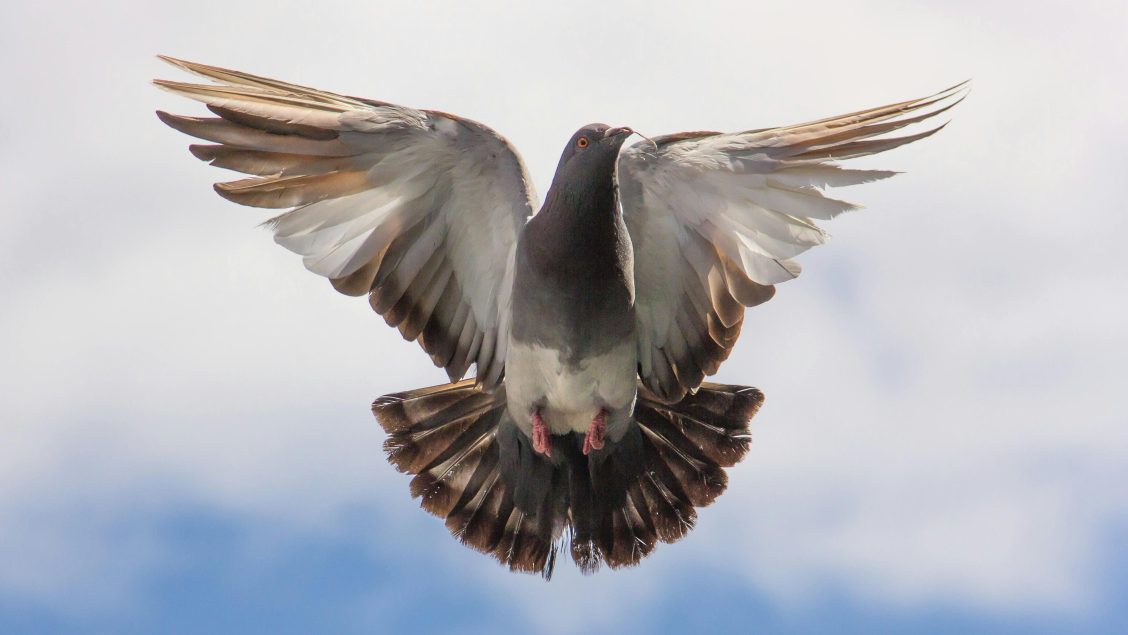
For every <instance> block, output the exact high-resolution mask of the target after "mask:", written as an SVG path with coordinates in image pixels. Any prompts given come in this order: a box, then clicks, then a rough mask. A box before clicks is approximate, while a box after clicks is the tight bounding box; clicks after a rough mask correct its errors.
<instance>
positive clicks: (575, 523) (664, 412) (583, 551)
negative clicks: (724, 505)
mask: <svg viewBox="0 0 1128 635" xmlns="http://www.w3.org/2000/svg"><path fill="white" fill-rule="evenodd" d="M763 401H764V395H763V393H761V392H760V391H759V390H757V389H755V388H749V387H745V386H730V385H723V384H714V383H709V382H706V383H704V384H702V385H701V387H700V388H699V389H698V390H697V392H696V393H694V394H690V395H687V396H686V397H685V398H684V399H682V400H681V401H679V402H677V403H673V404H670V403H664V402H662V401H661V400H660V399H659V398H658V397H657V396H655V395H654V394H653V393H651V392H649V391H648V390H646V389H645V388H644V387H643V386H642V385H641V383H640V385H639V396H638V401H637V403H636V406H635V415H634V416H635V421H636V423H637V425H635V426H631V427H630V428H629V429H628V432H627V434H626V436H625V437H624V438H623V439H621V440H620V441H618V442H616V443H613V444H608V446H607V448H606V449H605V450H603V451H599V452H595V453H593V454H592V455H591V456H585V455H584V454H583V453H582V450H581V447H582V436H581V435H578V434H577V435H573V437H572V438H571V439H561V442H559V443H557V444H555V446H554V448H555V449H557V450H559V452H557V453H556V456H555V457H554V460H553V461H549V460H547V459H545V458H544V457H543V456H541V455H539V454H536V453H535V452H533V450H532V447H531V443H530V442H529V440H528V438H527V436H526V435H524V434H523V433H522V432H520V431H519V430H518V429H517V427H516V426H515V425H514V423H513V421H512V420H511V419H510V417H509V415H508V413H507V412H506V401H505V390H504V387H503V388H501V389H499V390H497V391H495V392H493V393H486V392H483V391H481V390H479V389H476V388H475V387H474V383H473V381H472V380H466V381H461V382H457V383H453V384H444V385H441V386H434V387H431V388H421V389H418V390H412V391H407V392H402V393H396V394H393V395H387V396H384V397H381V398H379V399H377V400H376V402H375V403H374V404H373V405H372V409H373V412H374V413H375V414H376V417H377V419H378V420H379V421H380V424H381V425H382V426H383V427H384V429H385V430H386V431H387V432H388V434H389V438H388V440H387V442H386V443H385V450H386V451H387V453H388V460H389V461H390V462H391V463H392V465H394V466H395V467H396V468H397V469H399V470H400V471H402V472H407V473H409V474H414V475H415V478H413V479H412V481H411V493H412V495H413V496H414V497H416V498H419V499H421V505H422V507H423V508H424V509H426V510H427V511H429V512H431V513H432V514H435V515H436V516H439V517H441V518H444V519H445V520H446V525H447V529H449V530H450V532H451V534H452V535H454V537H455V538H457V539H459V540H460V541H461V542H462V543H463V544H465V545H467V546H470V547H473V548H474V549H477V550H478V551H481V552H483V553H488V554H491V555H492V556H493V557H495V558H496V559H498V560H499V561H500V562H501V563H502V564H504V565H506V566H508V567H509V568H510V569H511V570H514V571H524V572H536V573H540V574H541V575H543V576H544V577H545V578H551V576H552V571H553V567H554V566H555V562H556V554H557V550H558V546H559V545H560V544H561V543H563V542H565V541H568V542H570V553H571V555H572V559H573V560H574V561H575V562H576V564H577V565H578V566H579V567H580V569H581V570H582V571H584V572H585V573H591V572H593V571H595V570H597V569H598V568H599V567H600V565H601V564H606V565H607V566H609V567H611V568H618V567H623V566H630V565H634V564H637V563H638V562H639V561H641V560H642V558H644V557H645V556H646V555H647V554H649V553H650V552H651V551H653V549H654V547H655V546H656V544H657V543H658V542H666V543H671V542H675V541H677V540H679V539H680V538H682V537H683V536H685V535H686V533H687V532H688V531H689V530H690V529H692V528H693V525H694V523H695V522H696V519H697V512H696V508H698V507H704V506H706V505H709V504H710V503H712V502H713V501H714V500H716V498H717V497H718V496H720V495H721V493H722V492H724V490H725V487H726V486H727V484H728V477H727V475H726V474H725V468H727V467H731V466H733V465H735V464H736V463H737V462H738V461H740V460H741V459H742V458H743V457H744V455H745V454H746V453H747V452H748V449H749V446H750V442H751V439H750V436H749V434H748V422H749V420H750V419H751V418H752V417H753V415H755V414H756V412H757V411H758V410H759V408H760V405H761V404H762V403H763Z"/></svg>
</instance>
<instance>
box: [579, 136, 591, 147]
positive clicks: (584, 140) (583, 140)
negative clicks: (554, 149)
mask: <svg viewBox="0 0 1128 635" xmlns="http://www.w3.org/2000/svg"><path fill="white" fill-rule="evenodd" d="M576 146H577V147H580V148H586V147H588V138H587V137H580V138H579V139H576Z"/></svg>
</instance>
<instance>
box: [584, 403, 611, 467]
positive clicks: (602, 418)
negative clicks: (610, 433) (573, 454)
mask: <svg viewBox="0 0 1128 635" xmlns="http://www.w3.org/2000/svg"><path fill="white" fill-rule="evenodd" d="M605 432H607V411H606V410H604V409H602V408H600V409H599V414H597V415H595V418H594V419H592V420H591V425H590V426H588V431H587V434H586V435H584V455H585V456H586V455H588V454H591V451H592V450H602V449H603V434H604V433H605Z"/></svg>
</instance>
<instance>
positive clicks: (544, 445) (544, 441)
mask: <svg viewBox="0 0 1128 635" xmlns="http://www.w3.org/2000/svg"><path fill="white" fill-rule="evenodd" d="M533 451H534V452H537V453H538V454H543V455H545V456H549V457H550V456H552V434H551V433H550V432H549V431H548V426H547V425H545V423H544V419H543V418H541V413H540V409H539V408H538V409H536V410H534V411H533Z"/></svg>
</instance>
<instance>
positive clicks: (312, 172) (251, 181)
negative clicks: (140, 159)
mask: <svg viewBox="0 0 1128 635" xmlns="http://www.w3.org/2000/svg"><path fill="white" fill-rule="evenodd" d="M161 59H163V60H165V61H167V62H169V63H170V64H172V65H174V66H177V67H179V68H181V69H183V70H185V71H188V72H190V73H193V74H195V75H198V76H201V77H204V78H207V79H208V80H211V81H212V82H213V83H211V84H193V83H186V82H177V81H168V80H155V81H154V83H155V84H156V85H157V86H159V87H160V88H162V89H165V90H168V91H170V92H173V93H175V94H178V95H181V96H184V97H188V98H191V99H194V100H196V101H199V102H202V103H204V104H205V105H206V106H207V108H208V109H209V110H210V111H211V112H212V113H213V114H215V115H218V116H217V117H188V116H182V115H173V114H169V113H165V112H158V113H157V116H158V117H159V118H160V119H161V121H163V122H164V123H166V124H167V125H169V126H170V127H172V128H174V129H176V130H179V131H181V132H183V133H185V134H188V135H190V136H193V137H197V138H199V139H204V140H206V141H209V142H211V144H212V145H202V144H193V145H191V146H189V148H190V150H191V152H192V154H193V155H194V156H196V157H197V158H199V159H200V160H203V161H207V162H208V163H210V164H211V165H214V166H217V167H221V168H226V169H230V170H234V171H236V172H241V173H243V174H247V175H250V176H249V177H247V178H242V179H237V180H234V181H229V182H225V183H217V184H216V186H215V189H216V192H218V193H219V194H220V195H221V196H223V197H224V198H226V199H228V200H230V201H233V202H235V203H239V204H241V205H249V206H253V207H262V208H269V209H287V208H293V209H292V211H289V212H287V213H284V214H282V215H281V216H278V217H276V218H274V219H271V220H270V221H268V222H267V223H266V226H267V227H268V228H270V229H271V230H272V231H273V232H274V237H275V241H276V242H278V244H280V245H282V246H283V247H285V248H286V249H289V250H290V251H293V252H295V253H298V254H300V255H301V256H302V259H303V262H304V264H305V266H306V268H308V269H309V270H310V271H312V272H314V273H316V274H318V275H321V276H324V277H326V278H329V279H330V281H331V282H332V283H333V286H334V287H335V288H336V289H337V290H339V291H341V292H342V293H346V294H349V295H362V294H366V293H367V294H368V295H369V296H370V297H369V304H370V305H371V306H372V307H373V309H374V310H376V311H377V312H378V313H380V314H381V315H382V316H383V317H384V319H385V320H386V321H387V322H388V324H389V325H391V326H395V327H397V328H399V330H400V332H401V333H402V334H403V336H404V337H405V338H406V339H408V340H418V341H419V342H420V344H421V346H422V347H423V349H424V350H425V351H426V352H427V353H428V354H429V355H431V358H432V360H433V361H434V362H435V363H436V364H437V365H439V366H442V367H444V368H445V369H446V371H447V374H448V375H449V376H450V377H451V379H452V380H456V379H459V378H461V377H462V375H463V374H465V373H466V372H467V370H468V369H469V367H470V366H471V365H474V364H476V365H477V375H478V379H479V383H482V384H483V385H484V386H485V387H486V388H492V387H494V386H496V385H497V384H498V383H499V382H500V380H501V377H502V375H503V372H504V364H505V345H506V342H507V341H508V331H507V329H508V316H507V312H508V310H509V301H508V297H509V291H510V285H508V284H507V281H511V280H512V271H511V268H512V267H513V257H512V254H513V249H514V247H515V245H516V240H517V234H518V232H519V231H520V229H521V227H522V226H523V224H524V223H525V221H526V220H527V219H528V217H529V216H530V215H531V214H532V212H533V210H534V209H535V207H536V201H535V198H536V197H535V194H534V193H533V190H532V186H531V181H530V179H529V178H528V175H527V173H526V170H525V167H524V165H523V163H522V162H521V158H520V157H519V156H518V155H517V153H516V151H515V150H514V149H513V148H512V146H510V144H509V143H508V142H507V141H506V140H505V139H504V138H502V137H501V136H499V135H498V134H497V133H495V132H494V131H493V130H490V129H489V128H487V127H485V126H483V125H482V124H479V123H476V122H473V121H470V120H467V119H462V118H459V117H455V116H453V115H448V114H445V113H439V112H434V111H427V110H415V109H412V108H405V107H402V106H397V105H394V104H389V103H386V102H380V101H375V100H367V99H360V98H355V97H348V96H344V95H339V94H336V93H331V92H326V91H321V90H317V89H313V88H308V87H305V86H299V85H297V84H290V83H287V82H282V81H279V80H274V79H269V78H265V77H259V76H256V75H251V74H249V73H242V72H239V71H233V70H229V69H224V68H219V67H216V66H208V65H205V64H197V63H193V62H187V61H183V60H177V59H174V58H169V57H163V56H162V57H161Z"/></svg>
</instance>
